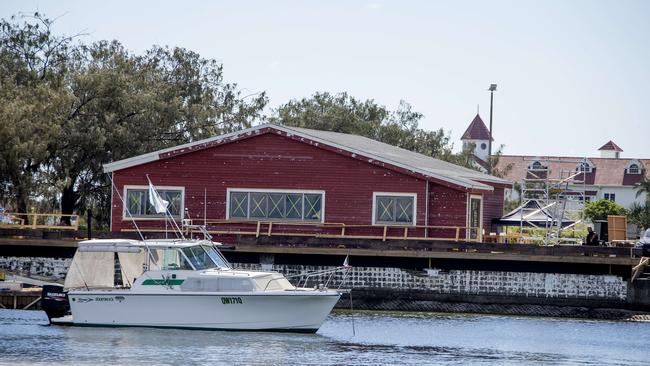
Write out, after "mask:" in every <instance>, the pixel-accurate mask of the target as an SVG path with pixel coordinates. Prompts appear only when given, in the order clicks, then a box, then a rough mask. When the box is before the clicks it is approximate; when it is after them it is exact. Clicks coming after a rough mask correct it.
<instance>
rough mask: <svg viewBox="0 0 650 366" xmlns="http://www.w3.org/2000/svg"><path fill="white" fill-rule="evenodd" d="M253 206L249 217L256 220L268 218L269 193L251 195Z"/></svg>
mask: <svg viewBox="0 0 650 366" xmlns="http://www.w3.org/2000/svg"><path fill="white" fill-rule="evenodd" d="M250 200H251V206H250V213H249V217H254V218H267V217H269V216H268V212H269V211H268V210H269V207H268V200H269V195H268V193H251V194H250Z"/></svg>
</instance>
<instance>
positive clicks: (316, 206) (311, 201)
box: [303, 194, 323, 221]
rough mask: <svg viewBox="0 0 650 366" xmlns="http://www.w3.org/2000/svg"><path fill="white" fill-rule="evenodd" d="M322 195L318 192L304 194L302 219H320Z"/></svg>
mask: <svg viewBox="0 0 650 366" xmlns="http://www.w3.org/2000/svg"><path fill="white" fill-rule="evenodd" d="M321 198H322V195H320V194H306V195H305V210H304V213H305V214H304V216H303V219H304V220H314V221H320V219H321V212H322V211H323V210H322V205H321V202H322V199H321Z"/></svg>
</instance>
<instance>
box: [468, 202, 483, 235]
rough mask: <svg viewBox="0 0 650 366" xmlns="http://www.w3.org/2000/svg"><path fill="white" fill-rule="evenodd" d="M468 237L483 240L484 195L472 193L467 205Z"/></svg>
mask: <svg viewBox="0 0 650 366" xmlns="http://www.w3.org/2000/svg"><path fill="white" fill-rule="evenodd" d="M467 226H468V229H467V239H470V240H478V241H481V240H482V234H483V197H482V196H478V195H473V194H472V195H470V196H469V202H468V205H467Z"/></svg>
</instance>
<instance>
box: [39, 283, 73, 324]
mask: <svg viewBox="0 0 650 366" xmlns="http://www.w3.org/2000/svg"><path fill="white" fill-rule="evenodd" d="M41 308H42V309H43V311H45V314H47V319H48V320H51V319H52V318H60V317H62V316H64V315H66V314H67V313H68V312H69V311H70V303H69V301H68V294H67V293H66V292H64V291H63V287H62V286H54V285H44V286H43V292H42V294H41Z"/></svg>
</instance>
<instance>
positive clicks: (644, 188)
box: [636, 177, 650, 202]
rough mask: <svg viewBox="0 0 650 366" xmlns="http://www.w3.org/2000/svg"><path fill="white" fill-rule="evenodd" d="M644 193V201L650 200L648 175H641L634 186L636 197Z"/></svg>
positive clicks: (649, 179) (649, 178)
mask: <svg viewBox="0 0 650 366" xmlns="http://www.w3.org/2000/svg"><path fill="white" fill-rule="evenodd" d="M644 193H645V200H646V202H650V177H643V180H641V181H640V182H639V183H637V186H636V197H637V198H639V197H641V195H642V194H644Z"/></svg>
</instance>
